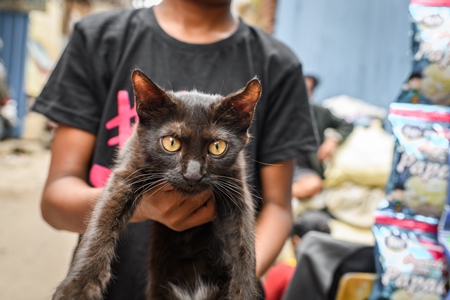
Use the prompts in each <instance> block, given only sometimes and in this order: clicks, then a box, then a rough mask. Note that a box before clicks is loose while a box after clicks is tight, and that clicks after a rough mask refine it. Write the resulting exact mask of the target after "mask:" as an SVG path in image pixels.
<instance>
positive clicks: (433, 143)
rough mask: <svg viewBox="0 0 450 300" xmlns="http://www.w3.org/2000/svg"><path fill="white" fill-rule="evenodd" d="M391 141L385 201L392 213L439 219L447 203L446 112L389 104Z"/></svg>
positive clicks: (449, 125)
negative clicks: (391, 148) (392, 135)
mask: <svg viewBox="0 0 450 300" xmlns="http://www.w3.org/2000/svg"><path fill="white" fill-rule="evenodd" d="M388 119H389V121H390V122H391V124H392V131H393V134H394V138H395V146H394V155H393V165H392V169H391V174H390V176H389V180H388V182H387V185H386V197H387V199H388V200H389V201H390V202H391V203H390V205H391V208H392V209H393V210H397V211H399V210H405V209H407V210H409V213H411V214H414V213H418V214H422V215H433V216H436V217H440V216H441V213H442V210H443V207H444V204H445V203H446V200H447V186H448V183H447V181H448V172H449V165H448V155H447V153H448V150H449V140H448V137H450V135H449V132H450V108H448V107H441V106H436V105H421V104H406V103H392V104H391V107H390V114H389V116H388Z"/></svg>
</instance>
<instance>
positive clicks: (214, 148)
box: [208, 140, 227, 156]
mask: <svg viewBox="0 0 450 300" xmlns="http://www.w3.org/2000/svg"><path fill="white" fill-rule="evenodd" d="M225 150H227V143H226V142H225V141H222V140H217V141H214V142H212V143H211V144H209V148H208V151H209V153H211V154H212V155H215V156H219V155H222V154H223V153H224V152H225Z"/></svg>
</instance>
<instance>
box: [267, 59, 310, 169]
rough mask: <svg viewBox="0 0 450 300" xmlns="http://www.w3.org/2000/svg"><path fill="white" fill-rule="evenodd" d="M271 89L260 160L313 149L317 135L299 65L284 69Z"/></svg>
mask: <svg viewBox="0 0 450 300" xmlns="http://www.w3.org/2000/svg"><path fill="white" fill-rule="evenodd" d="M270 92H271V94H270V95H269V105H268V107H267V109H266V114H265V120H264V130H263V134H262V136H263V143H262V145H260V146H261V157H260V160H261V161H262V162H264V163H274V162H277V161H282V160H287V159H292V158H298V157H301V156H304V155H305V154H306V153H310V152H312V151H316V150H317V142H316V136H315V133H314V129H313V125H312V119H311V108H310V105H309V102H308V98H307V94H306V87H305V83H304V80H303V75H302V68H301V65H300V64H299V65H298V66H297V67H295V68H293V69H292V70H290V71H289V72H286V73H285V75H284V76H282V77H281V78H280V80H278V82H277V83H276V85H275V87H274V88H273V89H272V90H271V91H270ZM263 93H264V90H263Z"/></svg>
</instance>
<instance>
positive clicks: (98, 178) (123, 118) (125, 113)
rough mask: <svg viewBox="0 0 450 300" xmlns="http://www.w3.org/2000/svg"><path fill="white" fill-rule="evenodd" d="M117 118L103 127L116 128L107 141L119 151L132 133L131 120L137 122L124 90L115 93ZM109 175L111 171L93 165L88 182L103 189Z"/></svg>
mask: <svg viewBox="0 0 450 300" xmlns="http://www.w3.org/2000/svg"><path fill="white" fill-rule="evenodd" d="M117 105H118V107H117V116H115V117H114V118H112V119H111V120H109V121H108V122H106V124H105V127H106V129H108V130H111V129H113V128H116V127H117V131H118V134H117V136H115V137H112V138H110V139H109V140H108V145H109V146H115V145H118V147H119V149H121V148H122V147H123V145H124V144H125V142H126V141H127V139H128V138H129V137H130V136H131V133H132V132H133V126H132V125H131V119H132V118H135V120H136V122H137V121H138V116H137V113H136V107H134V106H133V107H131V108H130V106H131V105H130V97H129V95H128V92H127V91H125V90H122V91H119V92H118V93H117ZM110 174H111V169H109V168H107V167H104V166H101V165H98V164H94V165H93V166H92V168H91V171H90V173H89V180H90V181H91V183H92V185H93V186H94V187H103V186H104V185H105V183H106V181H107V180H108V177H109V175H110Z"/></svg>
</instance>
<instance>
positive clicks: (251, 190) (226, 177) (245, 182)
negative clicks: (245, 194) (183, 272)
mask: <svg viewBox="0 0 450 300" xmlns="http://www.w3.org/2000/svg"><path fill="white" fill-rule="evenodd" d="M215 177H217V178H221V179H222V180H224V179H226V180H229V181H235V182H238V183H242V184H247V180H241V179H238V178H233V177H229V176H222V175H215ZM247 187H248V188H249V189H250V190H249V193H250V195H251V196H252V197H253V198H254V199H260V200H262V197H261V196H259V194H258V191H257V190H256V188H255V187H253V186H251V185H247Z"/></svg>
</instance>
